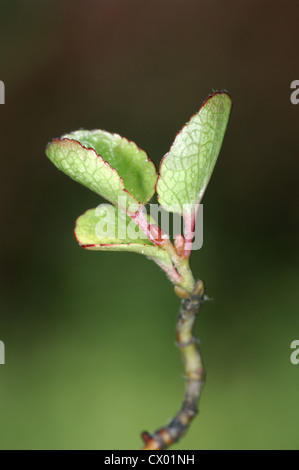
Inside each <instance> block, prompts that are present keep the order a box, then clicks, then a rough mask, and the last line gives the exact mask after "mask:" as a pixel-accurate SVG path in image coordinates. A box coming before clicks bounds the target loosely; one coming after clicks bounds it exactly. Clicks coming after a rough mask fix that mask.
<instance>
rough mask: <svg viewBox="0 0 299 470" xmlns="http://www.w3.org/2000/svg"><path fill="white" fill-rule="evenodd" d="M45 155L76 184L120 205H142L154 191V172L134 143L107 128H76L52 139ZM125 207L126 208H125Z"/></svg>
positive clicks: (155, 177) (144, 155)
mask: <svg viewBox="0 0 299 470" xmlns="http://www.w3.org/2000/svg"><path fill="white" fill-rule="evenodd" d="M46 154H47V156H48V157H49V158H50V160H51V161H52V162H53V163H54V165H55V166H56V167H57V168H58V169H60V170H62V171H63V172H64V173H66V174H67V175H68V176H70V177H71V178H72V179H74V180H75V181H77V182H78V183H81V184H83V185H84V186H87V187H88V188H89V189H91V190H92V191H94V192H96V193H97V194H99V195H101V196H102V197H104V198H105V199H107V200H108V201H110V202H112V203H113V204H118V202H119V201H118V198H119V197H122V202H121V203H120V205H121V207H122V208H125V209H127V208H128V206H129V205H131V204H134V205H135V210H137V209H136V203H140V204H142V205H143V204H145V203H146V202H147V201H148V200H149V199H150V198H151V197H152V195H153V194H154V192H155V184H156V181H157V173H156V169H155V166H154V164H153V162H152V161H150V160H149V159H148V157H147V155H146V153H145V152H144V151H143V150H141V149H139V148H138V147H137V145H136V144H135V143H134V142H129V141H128V140H127V139H125V138H123V137H121V136H119V135H118V134H110V133H109V132H106V131H101V130H96V131H85V130H81V131H77V132H73V133H71V134H66V135H64V136H63V137H62V138H61V139H55V140H53V141H52V142H51V143H50V144H49V145H48V147H47V150H46ZM124 206H125V207H124Z"/></svg>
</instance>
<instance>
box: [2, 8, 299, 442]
mask: <svg viewBox="0 0 299 470" xmlns="http://www.w3.org/2000/svg"><path fill="white" fill-rule="evenodd" d="M298 13H299V6H298V2H297V1H295V0H289V1H288V2H273V1H268V0H259V1H257V0H251V1H243V2H240V1H239V0H228V1H226V2H223V1H220V0H197V1H195V0H159V1H158V0H151V1H140V0H98V1H92V0H86V1H85V2H82V1H78V0H72V1H71V0H60V1H53V0H51V1H48V0H44V1H43V2H40V1H37V0H35V1H33V0H26V1H18V0H15V1H14V2H11V1H8V0H7V1H5V0H2V1H1V4H0V79H1V80H2V81H4V83H5V86H6V97H5V98H6V104H5V105H2V106H0V133H1V138H0V145H1V165H2V167H1V185H0V191H1V230H0V237H1V245H0V246H1V248H0V250H1V253H0V255H1V314H0V340H2V341H4V342H5V346H6V365H2V366H0V383H1V385H0V416H1V419H0V423H1V424H0V447H1V448H2V449H17V448H25V449H53V448H57V449H76V448H80V449H89V448H99V449H109V450H110V449H135V448H139V447H140V446H141V440H140V437H139V433H140V432H141V431H143V430H145V429H146V430H148V431H154V430H155V429H156V428H157V427H159V426H162V425H164V424H165V423H166V422H167V420H168V419H169V418H171V416H172V415H173V414H174V413H175V412H176V411H177V409H178V407H179V405H180V402H181V398H182V395H183V391H184V380H183V368H182V364H181V360H180V356H179V351H178V350H177V349H176V348H175V346H174V333H175V322H176V317H177V313H178V308H179V302H178V299H177V298H176V297H175V295H174V293H173V288H172V286H171V285H170V283H169V281H168V280H167V279H166V277H165V276H164V274H163V272H161V271H160V270H159V268H158V267H157V266H156V265H154V264H153V263H152V262H150V261H148V260H146V259H145V258H143V257H141V256H139V255H136V254H124V253H94V252H86V251H84V250H82V249H80V248H79V247H78V245H77V243H76V241H75V239H74V236H73V227H74V222H75V219H76V218H77V216H79V215H80V214H81V213H82V212H84V211H85V210H86V209H88V208H91V207H96V206H97V205H98V204H99V203H100V202H102V201H101V199H100V198H98V197H97V196H96V195H95V194H93V193H91V192H90V191H88V190H87V189H85V188H84V187H81V186H80V185H78V184H75V183H74V182H73V181H71V180H70V179H69V178H67V177H66V176H64V175H63V174H62V173H60V172H58V171H57V170H56V168H55V167H54V166H53V165H52V164H51V163H50V162H49V161H48V160H47V158H46V157H45V153H44V149H45V146H46V144H47V142H48V141H49V140H50V139H52V138H53V137H57V136H60V135H62V134H63V133H65V132H68V131H71V130H76V129H78V128H80V127H85V128H88V129H89V128H90V129H94V128H101V129H106V130H108V131H111V132H117V133H119V134H121V135H124V136H126V137H127V138H129V139H131V140H134V141H136V142H137V143H138V145H139V146H140V147H141V148H144V149H145V150H147V152H148V153H149V155H150V157H151V158H152V159H153V160H154V161H155V162H156V164H157V165H158V164H159V161H160V159H161V157H162V156H163V154H164V153H166V152H167V150H168V148H169V146H170V144H171V143H172V141H173V139H174V136H175V134H176V133H177V131H178V130H179V129H180V128H181V127H182V125H183V123H184V122H186V121H187V120H188V119H189V117H190V116H191V115H192V114H193V113H194V112H196V111H197V110H198V109H199V107H200V106H201V103H202V102H203V100H204V99H205V98H206V97H207V96H208V94H209V93H210V92H212V91H213V90H221V89H226V90H228V91H229V93H230V95H231V96H232V98H233V101H234V107H233V112H232V116H231V120H230V123H229V126H228V130H227V134H226V137H225V140H224V144H223V147H222V151H221V155H220V158H219V161H218V163H217V165H216V169H215V172H214V174H213V177H212V179H211V182H210V184H209V187H208V190H207V192H206V195H205V198H204V201H203V202H204V246H203V248H202V249H201V250H199V251H197V252H194V253H193V254H192V259H191V264H192V269H193V272H194V274H195V276H196V277H198V278H199V277H200V278H202V279H204V280H205V281H206V285H207V290H208V294H209V296H210V297H212V298H213V299H214V300H213V301H212V302H209V303H207V304H206V305H205V306H204V309H203V310H202V312H201V314H200V317H199V318H198V321H197V326H196V332H197V334H198V335H199V336H200V337H201V340H202V342H201V350H202V355H203V358H204V362H205V366H206V369H207V373H208V380H207V384H206V387H205V389H204V392H203V395H202V400H201V403H200V415H199V416H198V417H197V419H196V420H195V422H194V423H193V424H192V427H191V429H190V431H189V432H188V434H187V435H186V437H185V438H184V439H183V440H182V441H181V442H180V443H179V444H177V445H176V446H174V447H173V448H174V449H242V448H243V449H245V448H256V449H263V448H271V449H277V448H283V449H287V448H298V446H299V444H298V442H299V430H298V422H299V406H298V391H299V365H298V366H294V365H292V364H291V362H290V354H291V350H290V343H291V341H293V340H294V339H299V301H298V281H299V276H298V254H299V253H298V215H299V214H298V167H299V166H298V123H299V105H298V106H294V105H292V104H291V102H290V94H291V90H290V84H291V82H292V81H293V80H296V79H299V70H298V46H299V44H298V43H299V41H298Z"/></svg>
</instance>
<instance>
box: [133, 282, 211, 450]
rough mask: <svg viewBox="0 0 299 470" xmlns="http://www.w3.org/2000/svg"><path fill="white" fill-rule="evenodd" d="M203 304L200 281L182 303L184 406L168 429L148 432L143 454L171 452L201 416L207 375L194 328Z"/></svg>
mask: <svg viewBox="0 0 299 470" xmlns="http://www.w3.org/2000/svg"><path fill="white" fill-rule="evenodd" d="M203 302H204V284H203V282H202V281H197V282H196V283H195V286H194V289H193V291H192V293H191V294H190V295H189V297H187V298H184V299H183V300H182V305H181V309H180V314H179V318H178V322H177V345H178V347H179V348H180V349H181V352H182V356H183V360H184V365H185V372H186V381H187V383H186V390H185V396H184V400H183V404H182V407H181V409H180V410H179V412H178V413H177V414H176V415H175V416H174V418H173V419H172V420H171V421H170V423H169V424H168V425H167V426H165V427H162V428H160V429H158V430H157V431H155V432H154V433H153V434H149V433H147V432H144V433H143V434H142V437H143V440H144V443H145V446H144V447H143V450H164V449H166V448H168V447H169V446H170V445H172V444H174V443H175V442H177V441H178V440H179V439H180V438H181V437H182V436H183V435H184V434H185V433H186V431H187V430H188V428H189V426H190V423H191V421H192V419H193V418H194V417H195V415H196V414H197V405H198V401H199V398H200V395H201V391H202V388H203V386H204V379H205V373H204V369H203V365H202V360H201V355H200V352H199V349H198V346H197V343H198V340H197V339H196V338H195V337H194V336H193V326H194V322H195V319H196V316H197V314H198V312H199V309H200V307H201V305H202V303H203Z"/></svg>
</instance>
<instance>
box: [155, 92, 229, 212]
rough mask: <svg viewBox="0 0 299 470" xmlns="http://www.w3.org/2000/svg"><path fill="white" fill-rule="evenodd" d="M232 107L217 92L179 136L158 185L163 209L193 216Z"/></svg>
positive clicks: (225, 97)
mask: <svg viewBox="0 0 299 470" xmlns="http://www.w3.org/2000/svg"><path fill="white" fill-rule="evenodd" d="M231 105H232V103H231V99H230V97H229V96H228V94H227V93H224V92H217V93H214V94H213V95H212V96H210V97H209V98H208V99H207V100H206V101H205V102H204V103H203V105H202V107H201V108H200V110H199V112H198V113H197V114H195V115H194V116H193V117H192V118H191V119H190V121H189V122H188V123H187V124H186V125H185V126H184V127H183V128H182V130H181V131H180V132H179V133H178V135H177V136H176V138H175V141H174V143H173V144H172V147H171V149H170V151H169V153H168V154H166V155H165V157H164V159H163V160H162V163H161V167H160V176H159V179H158V184H157V193H158V198H159V202H160V204H161V205H162V206H163V207H164V209H166V210H168V211H169V212H177V213H179V214H181V215H184V216H186V217H188V216H189V217H190V216H191V215H192V214H193V213H194V210H195V209H194V207H195V205H196V204H197V203H199V202H200V201H201V199H202V197H203V194H204V192H205V189H206V187H207V184H208V182H209V179H210V177H211V174H212V172H213V169H214V166H215V163H216V160H217V157H218V155H219V152H220V148H221V145H222V141H223V137H224V134H225V130H226V126H227V123H228V119H229V115H230V110H231Z"/></svg>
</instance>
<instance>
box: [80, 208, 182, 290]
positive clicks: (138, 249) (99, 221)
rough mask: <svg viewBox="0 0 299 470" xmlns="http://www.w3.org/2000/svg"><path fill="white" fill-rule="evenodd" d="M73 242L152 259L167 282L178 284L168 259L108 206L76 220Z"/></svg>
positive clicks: (91, 248)
mask: <svg viewBox="0 0 299 470" xmlns="http://www.w3.org/2000/svg"><path fill="white" fill-rule="evenodd" d="M75 236H76V239H77V241H78V243H79V245H81V246H82V247H83V248H85V249H88V250H97V251H131V252H135V253H140V254H143V255H145V256H147V257H148V258H151V259H152V260H154V261H155V262H156V263H157V264H158V265H159V266H160V267H161V268H162V269H164V271H166V273H167V275H168V276H169V277H170V278H171V280H172V281H173V282H175V283H179V282H180V276H179V275H178V273H177V271H176V269H175V267H174V265H173V263H172V259H171V256H170V255H169V254H168V253H167V252H166V251H165V250H164V249H162V248H158V247H157V246H155V245H154V244H153V243H152V242H151V241H150V240H149V239H148V238H147V236H146V235H145V234H144V232H143V231H142V230H141V229H140V228H139V227H138V225H137V224H136V223H135V222H134V221H133V220H132V219H130V218H129V217H128V216H127V215H126V214H125V213H124V212H123V211H121V210H118V208H117V207H114V206H111V205H110V204H101V205H100V206H98V207H97V208H96V209H90V210H88V211H86V212H85V213H84V214H83V215H81V216H80V217H79V218H78V219H77V221H76V227H75Z"/></svg>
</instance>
